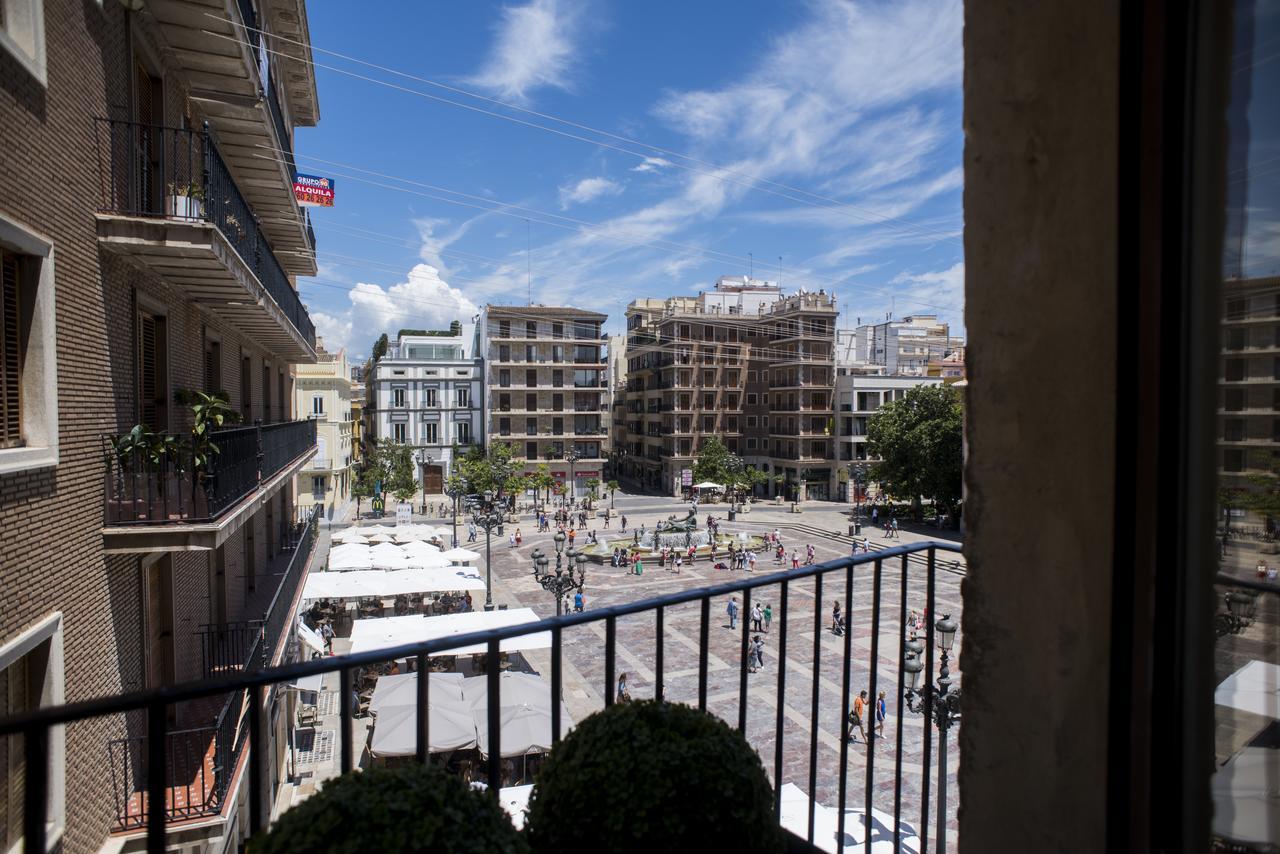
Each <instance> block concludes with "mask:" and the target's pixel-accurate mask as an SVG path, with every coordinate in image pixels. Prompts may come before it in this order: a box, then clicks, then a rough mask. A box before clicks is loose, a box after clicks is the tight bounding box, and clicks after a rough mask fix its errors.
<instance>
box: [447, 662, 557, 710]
mask: <svg viewBox="0 0 1280 854" xmlns="http://www.w3.org/2000/svg"><path fill="white" fill-rule="evenodd" d="M498 692H499V702H500V703H501V704H502V705H503V706H514V705H519V704H521V703H527V704H530V705H540V706H543V707H545V708H546V709H548V710H549V709H550V708H551V686H550V685H549V684H548V683H546V682H544V681H543V679H542V677H540V676H535V675H534V674H532V673H520V672H518V671H511V670H508V671H505V672H503V673H501V674H499V675H498ZM462 696H463V697H464V698H465V699H466V701H467V705H468V706H471V707H472V708H480V709H485V708H488V706H489V677H488V676H471V677H468V678H466V679H463V680H462Z"/></svg>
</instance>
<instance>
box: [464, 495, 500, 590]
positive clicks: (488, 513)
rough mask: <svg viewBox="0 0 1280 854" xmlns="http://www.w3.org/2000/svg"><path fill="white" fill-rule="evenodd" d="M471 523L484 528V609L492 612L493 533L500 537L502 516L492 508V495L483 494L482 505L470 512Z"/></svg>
mask: <svg viewBox="0 0 1280 854" xmlns="http://www.w3.org/2000/svg"><path fill="white" fill-rule="evenodd" d="M471 521H472V522H473V523H474V524H475V526H476V527H477V528H484V576H485V578H484V609H485V610H486V611H492V610H493V531H494V530H495V529H496V530H497V532H498V535H499V536H501V535H502V514H501V513H499V512H498V511H497V510H496V509H495V508H494V506H493V493H492V492H486V493H485V494H484V503H483V504H482V505H480V506H478V507H476V508H475V509H474V510H473V511H472V512H471Z"/></svg>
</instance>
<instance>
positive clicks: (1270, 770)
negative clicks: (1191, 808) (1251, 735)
mask: <svg viewBox="0 0 1280 854" xmlns="http://www.w3.org/2000/svg"><path fill="white" fill-rule="evenodd" d="M1278 781H1280V751H1276V750H1272V749H1270V748H1266V747H1246V748H1244V749H1243V750H1241V751H1240V752H1239V753H1238V754H1236V756H1235V757H1233V758H1232V759H1231V760H1230V761H1229V762H1227V764H1226V765H1223V766H1222V767H1221V768H1219V769H1218V770H1217V771H1215V772H1214V775H1213V778H1212V781H1211V782H1210V786H1209V787H1210V792H1211V793H1212V795H1213V834H1214V836H1221V837H1222V838H1224V839H1227V840H1229V841H1231V842H1234V843H1238V844H1241V845H1244V846H1247V847H1252V846H1255V845H1259V846H1265V845H1267V844H1268V843H1271V842H1272V840H1274V839H1275V828H1276V826H1277V824H1278V823H1280V797H1278V796H1277V794H1276V790H1277V782H1278Z"/></svg>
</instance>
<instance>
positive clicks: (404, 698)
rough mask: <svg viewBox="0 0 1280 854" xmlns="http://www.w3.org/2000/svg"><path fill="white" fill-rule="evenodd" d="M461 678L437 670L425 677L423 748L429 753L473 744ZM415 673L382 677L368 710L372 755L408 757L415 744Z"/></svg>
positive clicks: (473, 733) (472, 726)
mask: <svg viewBox="0 0 1280 854" xmlns="http://www.w3.org/2000/svg"><path fill="white" fill-rule="evenodd" d="M461 682H462V677H461V675H460V674H456V673H437V674H434V675H432V676H430V677H429V678H428V680H427V695H428V697H427V720H428V723H429V726H428V731H427V738H428V741H427V749H428V751H429V752H431V753H440V752H443V751H450V750H466V749H469V748H472V747H475V746H476V743H477V742H476V725H475V716H474V714H473V713H472V712H471V710H470V708H469V707H468V706H467V705H466V703H465V701H464V700H463V699H462V690H461V687H460V686H461ZM417 702H418V674H417V673H401V674H395V675H390V676H383V677H381V678H379V679H378V683H377V685H376V686H374V689H373V697H372V698H371V699H370V701H369V711H371V712H373V713H375V715H376V716H377V717H376V721H375V723H374V727H373V735H372V738H371V740H370V745H369V749H370V750H371V751H372V752H373V754H374V755H375V756H412V755H413V754H414V753H415V752H417V746H418V723H419V722H418V706H417Z"/></svg>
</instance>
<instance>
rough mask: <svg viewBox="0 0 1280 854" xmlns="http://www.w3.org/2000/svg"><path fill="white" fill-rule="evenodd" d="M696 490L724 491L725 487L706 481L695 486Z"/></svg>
mask: <svg viewBox="0 0 1280 854" xmlns="http://www.w3.org/2000/svg"><path fill="white" fill-rule="evenodd" d="M694 489H719V490H723V489H724V487H723V486H721V485H720V484H718V483H712V482H711V481H709V480H704V481H703V482H702V483H699V484H695V485H694Z"/></svg>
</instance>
